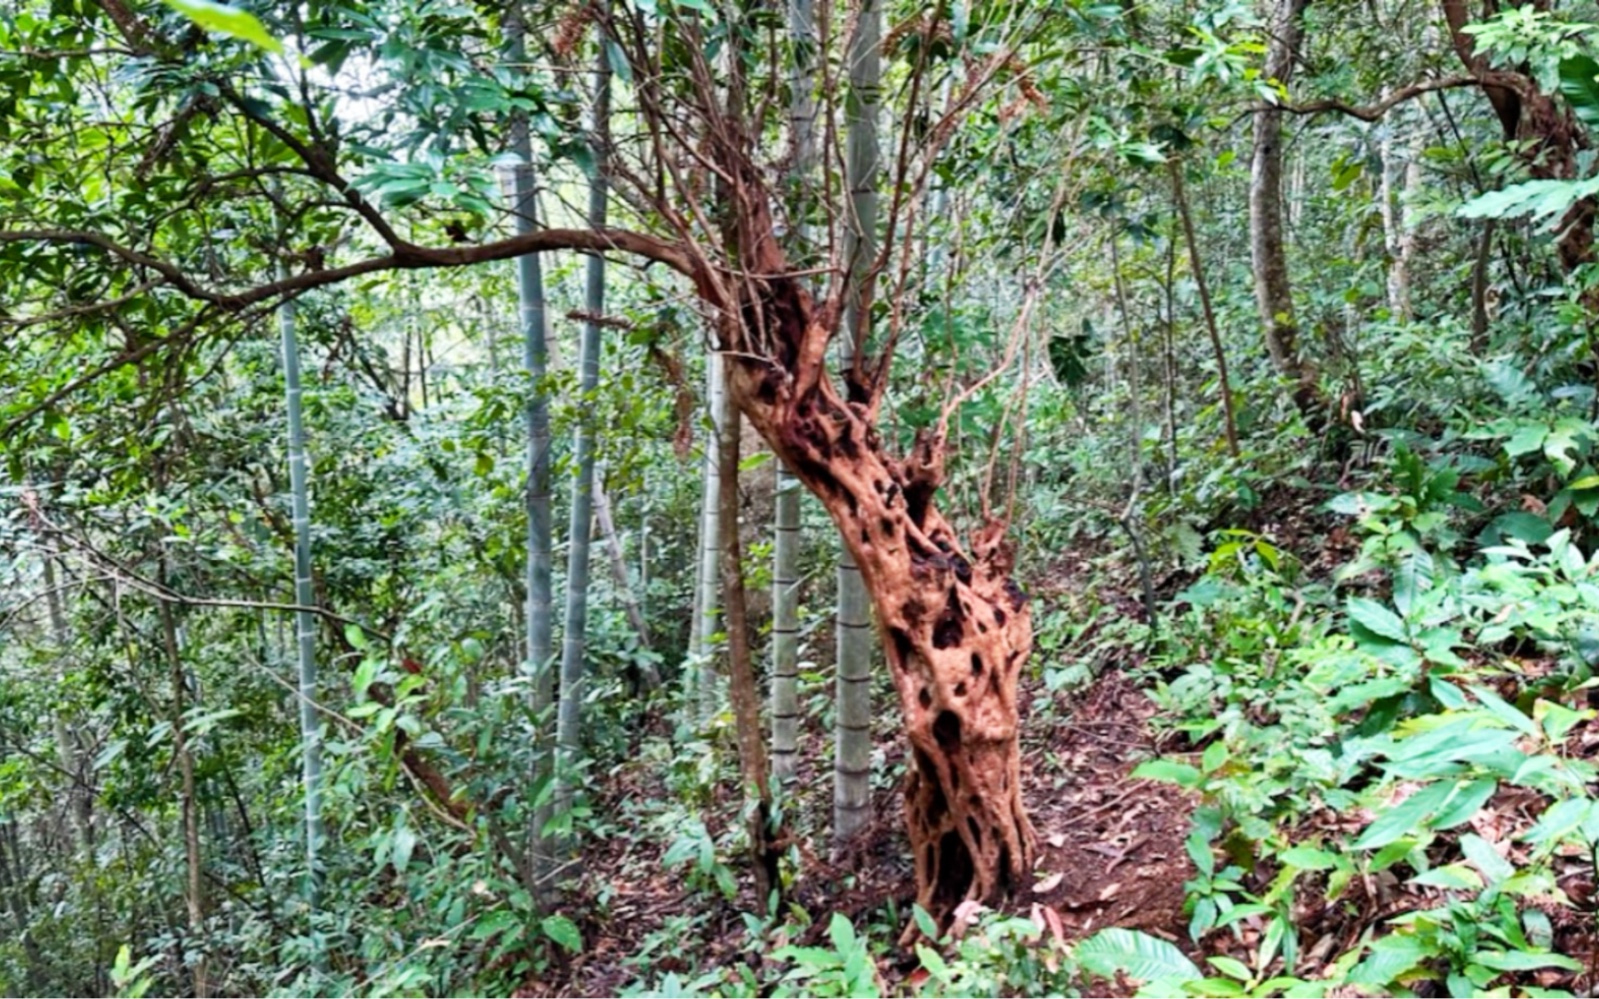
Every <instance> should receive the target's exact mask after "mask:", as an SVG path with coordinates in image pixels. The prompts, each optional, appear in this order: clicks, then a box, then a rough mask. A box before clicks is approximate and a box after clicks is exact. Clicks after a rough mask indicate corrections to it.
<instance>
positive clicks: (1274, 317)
mask: <svg viewBox="0 0 1599 999" xmlns="http://www.w3.org/2000/svg"><path fill="white" fill-rule="evenodd" d="M1307 3H1308V0H1277V5H1276V10H1275V11H1274V13H1273V16H1271V17H1270V18H1268V19H1267V20H1268V24H1269V26H1270V40H1269V41H1268V43H1267V51H1266V77H1267V79H1268V80H1275V81H1277V82H1278V83H1280V84H1281V85H1282V86H1284V87H1285V88H1286V87H1287V85H1288V81H1289V80H1290V78H1291V77H1292V76H1293V70H1294V59H1295V57H1296V55H1297V53H1298V52H1299V39H1300V33H1301V30H1302V24H1301V20H1300V15H1302V14H1303V13H1304V10H1305V7H1306V5H1307ZM1282 131H1283V112H1282V109H1281V108H1279V107H1276V106H1274V105H1267V106H1264V107H1262V108H1260V109H1258V110H1256V112H1255V142H1254V157H1253V159H1252V161H1251V166H1250V178H1249V247H1250V256H1251V259H1252V261H1253V264H1254V270H1255V304H1256V305H1257V306H1258V307H1259V309H1260V322H1261V326H1262V327H1263V328H1264V329H1265V331H1266V349H1267V350H1268V351H1269V352H1270V353H1271V360H1272V364H1273V365H1274V366H1275V367H1276V368H1277V371H1278V373H1279V374H1281V375H1282V376H1283V377H1285V378H1288V379H1290V380H1291V381H1293V383H1294V403H1295V404H1296V405H1297V406H1298V407H1299V410H1300V412H1301V413H1303V414H1304V415H1305V417H1306V419H1307V421H1308V422H1310V423H1311V425H1312V426H1320V424H1321V423H1323V422H1325V417H1326V407H1325V405H1323V401H1322V399H1321V391H1320V389H1319V388H1318V386H1317V384H1316V372H1315V369H1314V368H1313V367H1311V365H1309V364H1308V363H1307V362H1306V361H1305V359H1304V358H1303V357H1302V356H1300V351H1299V329H1298V327H1297V325H1296V324H1295V320H1294V300H1293V291H1292V288H1291V287H1290V285H1289V282H1288V251H1287V247H1286V244H1285V241H1284V239H1283V191H1282V187H1283V152H1282Z"/></svg>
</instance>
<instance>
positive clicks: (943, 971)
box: [916, 944, 950, 983]
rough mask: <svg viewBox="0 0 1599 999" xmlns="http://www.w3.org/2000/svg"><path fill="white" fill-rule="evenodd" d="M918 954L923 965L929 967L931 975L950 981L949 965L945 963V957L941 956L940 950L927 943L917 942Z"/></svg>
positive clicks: (942, 980)
mask: <svg viewBox="0 0 1599 999" xmlns="http://www.w3.org/2000/svg"><path fill="white" fill-rule="evenodd" d="M916 956H917V957H919V958H921V961H922V967H924V968H926V969H927V973H928V974H929V975H932V976H933V977H934V978H936V979H938V980H939V981H941V982H946V983H947V982H948V981H949V979H950V973H949V965H947V964H945V963H944V959H943V958H942V957H940V956H939V954H938V951H936V950H934V949H933V948H931V947H929V946H927V945H926V944H917V945H916Z"/></svg>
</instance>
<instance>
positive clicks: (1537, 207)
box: [1456, 177, 1599, 222]
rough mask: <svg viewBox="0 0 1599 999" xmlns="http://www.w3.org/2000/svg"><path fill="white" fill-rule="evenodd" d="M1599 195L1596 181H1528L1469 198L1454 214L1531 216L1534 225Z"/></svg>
mask: <svg viewBox="0 0 1599 999" xmlns="http://www.w3.org/2000/svg"><path fill="white" fill-rule="evenodd" d="M1595 194H1599V177H1593V178H1589V179H1588V180H1529V181H1525V182H1523V183H1520V184H1512V185H1511V186H1510V187H1506V188H1503V189H1501V190H1498V191H1489V192H1488V193H1487V194H1482V195H1479V196H1477V197H1475V198H1472V199H1471V200H1470V201H1468V202H1466V203H1465V204H1464V205H1462V206H1461V207H1460V210H1459V211H1458V212H1457V213H1456V214H1458V215H1460V216H1461V217H1462V218H1468V219H1510V218H1520V217H1521V216H1524V215H1530V216H1532V219H1533V221H1534V222H1542V221H1544V220H1545V219H1548V218H1550V217H1555V216H1560V215H1563V214H1564V213H1565V212H1566V210H1567V209H1568V208H1570V207H1571V206H1572V205H1574V204H1576V203H1577V202H1579V201H1581V200H1582V199H1583V198H1591V197H1593V196H1594V195H1595Z"/></svg>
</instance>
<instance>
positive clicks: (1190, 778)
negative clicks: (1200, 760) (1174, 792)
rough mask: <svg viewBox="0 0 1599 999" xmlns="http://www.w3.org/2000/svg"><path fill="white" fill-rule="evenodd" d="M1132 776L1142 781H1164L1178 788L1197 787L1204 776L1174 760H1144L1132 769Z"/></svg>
mask: <svg viewBox="0 0 1599 999" xmlns="http://www.w3.org/2000/svg"><path fill="white" fill-rule="evenodd" d="M1132 776H1133V777H1135V778H1141V779H1143V780H1158V781H1165V782H1166V783H1168V784H1176V785H1177V786H1178V787H1198V786H1199V782H1200V779H1201V778H1202V777H1203V776H1204V775H1203V774H1201V773H1200V771H1199V768H1198V767H1195V766H1192V765H1191V764H1188V763H1179V762H1177V761H1176V760H1145V761H1144V762H1142V763H1140V764H1139V765H1138V766H1136V767H1134V768H1133V773H1132Z"/></svg>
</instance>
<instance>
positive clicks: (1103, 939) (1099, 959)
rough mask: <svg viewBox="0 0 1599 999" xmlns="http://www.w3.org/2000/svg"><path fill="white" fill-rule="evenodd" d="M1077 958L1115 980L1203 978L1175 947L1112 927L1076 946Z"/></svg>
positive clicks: (1186, 979) (1087, 969) (1090, 968)
mask: <svg viewBox="0 0 1599 999" xmlns="http://www.w3.org/2000/svg"><path fill="white" fill-rule="evenodd" d="M1076 957H1077V961H1078V963H1079V964H1081V965H1082V966H1083V968H1084V969H1085V970H1086V971H1089V972H1091V973H1092V974H1095V975H1099V976H1101V977H1103V978H1110V979H1114V978H1115V977H1116V975H1117V974H1124V975H1126V976H1127V977H1128V978H1133V979H1137V980H1138V981H1141V982H1152V981H1156V980H1160V979H1168V980H1171V981H1174V982H1186V981H1192V980H1194V979H1196V978H1203V977H1204V975H1203V974H1201V972H1200V970H1199V969H1198V968H1197V967H1195V966H1194V962H1192V961H1190V960H1189V959H1188V957H1187V955H1185V954H1184V953H1183V952H1182V951H1180V950H1178V949H1177V948H1176V946H1174V945H1173V944H1170V943H1168V942H1166V941H1165V940H1162V939H1160V938H1159V937H1152V936H1150V935H1149V934H1147V933H1140V932H1139V931H1137V930H1124V929H1121V928H1120V927H1113V928H1111V929H1107V930H1100V931H1099V932H1098V933H1096V934H1094V935H1093V936H1091V937H1089V938H1088V939H1087V940H1084V941H1083V942H1082V943H1080V944H1078V945H1077V951H1076Z"/></svg>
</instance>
